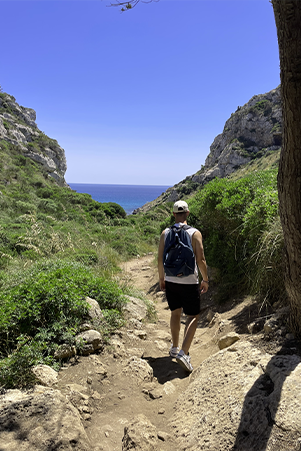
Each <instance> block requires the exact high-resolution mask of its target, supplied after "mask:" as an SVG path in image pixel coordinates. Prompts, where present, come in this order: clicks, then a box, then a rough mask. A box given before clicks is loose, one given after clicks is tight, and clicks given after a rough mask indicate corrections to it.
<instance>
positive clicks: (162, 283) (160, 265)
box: [158, 231, 165, 291]
mask: <svg viewBox="0 0 301 451" xmlns="http://www.w3.org/2000/svg"><path fill="white" fill-rule="evenodd" d="M164 235H165V232H164V231H163V232H162V233H161V236H160V243H159V249H158V272H159V284H160V290H162V291H165V280H164V266H163V254H164Z"/></svg>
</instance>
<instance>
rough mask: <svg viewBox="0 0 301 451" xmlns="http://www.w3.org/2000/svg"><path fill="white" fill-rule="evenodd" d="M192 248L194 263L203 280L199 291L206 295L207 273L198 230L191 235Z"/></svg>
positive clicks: (207, 286)
mask: <svg viewBox="0 0 301 451" xmlns="http://www.w3.org/2000/svg"><path fill="white" fill-rule="evenodd" d="M192 247H193V250H194V254H195V258H196V263H197V265H198V268H199V270H200V273H201V274H202V277H203V280H202V281H201V283H200V290H201V293H206V291H208V288H209V280H208V273H207V264H206V259H205V254H204V247H203V239H202V234H201V232H200V231H199V230H197V231H196V232H195V233H194V234H193V235H192Z"/></svg>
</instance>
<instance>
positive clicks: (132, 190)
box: [68, 183, 169, 214]
mask: <svg viewBox="0 0 301 451" xmlns="http://www.w3.org/2000/svg"><path fill="white" fill-rule="evenodd" d="M68 185H69V186H70V188H71V189H73V190H74V191H77V192H78V193H87V194H91V196H92V199H94V200H96V201H97V202H116V204H119V205H121V206H122V208H124V210H125V211H126V213H127V214H131V213H133V211H134V210H136V208H139V207H142V205H144V204H146V203H147V202H150V201H152V200H155V199H156V198H157V197H159V196H160V194H162V193H163V192H164V191H166V190H167V188H169V186H165V185H164V186H163V185H162V186H161V185H160V186H159V185H94V184H90V183H68Z"/></svg>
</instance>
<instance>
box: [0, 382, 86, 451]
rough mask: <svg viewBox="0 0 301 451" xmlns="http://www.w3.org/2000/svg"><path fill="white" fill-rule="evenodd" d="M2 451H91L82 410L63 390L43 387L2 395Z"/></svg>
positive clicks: (0, 428) (0, 401) (0, 442)
mask: <svg viewBox="0 0 301 451" xmlns="http://www.w3.org/2000/svg"><path fill="white" fill-rule="evenodd" d="M0 449H1V451H16V450H22V451H41V450H45V451H46V450H56V451H90V450H91V446H90V444H89V439H88V437H87V434H86V432H85V430H84V427H83V425H82V423H81V418H80V415H79V412H78V410H77V409H76V408H75V407H74V406H73V405H72V404H71V403H70V402H68V401H67V400H66V398H65V397H64V396H63V395H62V394H61V392H60V391H58V390H54V389H52V388H46V387H42V386H35V387H34V389H33V390H31V391H27V392H22V391H20V390H8V391H7V393H6V394H5V395H2V396H0Z"/></svg>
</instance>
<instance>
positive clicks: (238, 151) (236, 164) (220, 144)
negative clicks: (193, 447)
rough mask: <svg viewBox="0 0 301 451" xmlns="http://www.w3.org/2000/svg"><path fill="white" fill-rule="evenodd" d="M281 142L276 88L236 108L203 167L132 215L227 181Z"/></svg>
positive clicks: (211, 147)
mask: <svg viewBox="0 0 301 451" xmlns="http://www.w3.org/2000/svg"><path fill="white" fill-rule="evenodd" d="M281 140H282V110H281V98H280V86H279V87H277V88H276V89H274V90H272V91H270V92H268V93H266V94H260V95H256V96H254V97H252V98H251V99H250V100H249V102H247V103H246V104H245V105H244V106H242V107H238V108H237V110H236V111H235V113H233V114H231V116H230V118H229V119H228V120H227V121H226V123H225V126H224V130H223V132H222V133H221V134H220V135H218V136H217V137H216V138H215V139H214V141H213V143H212V144H211V146H210V153H209V155H208V156H207V158H206V161H205V165H204V166H203V167H202V168H201V169H200V170H199V171H198V172H196V173H195V174H193V175H191V176H188V177H186V179H185V180H183V181H181V182H179V183H178V184H176V185H175V186H173V187H172V188H169V189H168V190H167V191H166V192H165V193H163V194H162V195H161V196H160V197H158V198H157V199H156V200H154V201H153V202H149V203H148V204H146V205H144V206H143V207H142V208H140V209H138V210H136V212H138V211H147V210H148V209H149V208H151V207H152V206H154V205H158V204H161V203H162V202H175V201H176V200H178V199H181V198H183V197H185V196H186V195H188V194H190V193H192V192H194V191H196V190H197V189H198V188H199V187H200V186H202V185H204V184H205V183H207V182H209V181H210V180H212V179H214V178H215V177H227V176H229V175H230V174H232V173H233V172H235V171H236V170H237V169H238V168H240V167H242V166H243V165H245V164H247V163H249V162H250V161H251V160H254V159H258V158H261V157H263V156H265V155H269V154H270V153H273V152H276V151H278V150H279V149H280V147H281Z"/></svg>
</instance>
